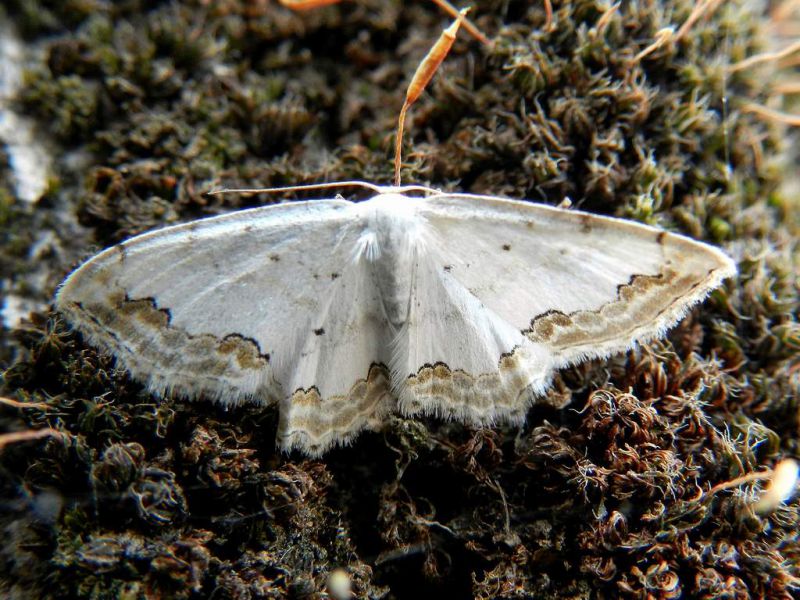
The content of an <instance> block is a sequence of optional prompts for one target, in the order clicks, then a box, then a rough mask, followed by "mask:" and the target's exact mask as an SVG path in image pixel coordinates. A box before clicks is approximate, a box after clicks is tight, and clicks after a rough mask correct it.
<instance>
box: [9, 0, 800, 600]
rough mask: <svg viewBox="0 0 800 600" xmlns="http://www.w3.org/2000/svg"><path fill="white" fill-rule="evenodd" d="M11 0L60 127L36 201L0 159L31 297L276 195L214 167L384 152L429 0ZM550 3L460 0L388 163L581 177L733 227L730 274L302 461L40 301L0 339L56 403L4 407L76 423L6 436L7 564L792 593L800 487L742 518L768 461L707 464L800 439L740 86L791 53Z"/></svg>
mask: <svg viewBox="0 0 800 600" xmlns="http://www.w3.org/2000/svg"><path fill="white" fill-rule="evenodd" d="M17 4H20V3H17ZM17 4H14V6H17ZM22 4H25V5H26V7H25V10H24V11H23V12H17V13H15V12H13V11H9V14H13V15H15V16H14V19H15V21H16V23H17V25H18V26H19V27H20V28H21V29H22V30H23V31H24V33H25V35H26V37H27V39H29V40H30V41H31V43H32V44H38V45H39V46H40V47H41V48H43V50H44V52H45V60H44V61H43V63H42V64H41V65H40V66H38V67H35V68H32V69H31V70H30V71H29V72H28V73H27V76H26V87H25V90H24V92H23V94H22V96H21V99H20V103H19V104H20V106H21V107H23V108H24V109H26V110H27V111H28V112H29V113H30V114H32V115H34V116H36V117H37V118H38V119H39V120H40V121H41V124H42V126H43V128H44V129H46V130H47V131H49V133H50V135H51V136H52V137H53V138H55V139H56V140H57V141H58V142H59V143H60V144H62V145H63V147H64V148H63V152H60V153H58V155H57V156H56V159H57V161H56V173H57V175H56V177H57V181H58V185H57V186H54V187H53V189H52V190H50V192H49V194H48V197H47V198H45V199H44V200H42V201H41V202H40V203H39V204H38V205H36V206H35V207H31V208H30V209H25V208H24V207H22V206H20V205H19V204H17V203H15V202H14V201H13V199H12V195H13V192H12V191H11V190H10V189H9V188H7V187H6V188H0V227H2V230H3V232H4V235H6V236H7V237H6V239H7V242H6V243H4V245H3V261H4V262H3V263H2V265H3V268H4V277H10V278H11V279H12V280H13V281H14V282H15V283H14V285H15V286H16V288H15V290H17V291H19V290H23V289H25V290H28V291H29V292H30V293H31V294H32V295H34V296H36V295H37V294H38V297H44V298H49V297H50V295H51V294H52V291H53V288H54V287H55V285H56V284H57V282H58V281H59V280H60V279H61V278H62V276H63V275H64V273H65V272H66V271H67V270H68V269H69V267H70V266H71V265H73V264H74V263H75V262H76V261H77V260H79V259H80V258H82V257H85V256H86V254H87V253H88V252H90V250H91V247H92V246H93V247H95V248H99V247H103V246H106V245H108V244H110V243H113V242H114V241H117V240H119V239H122V238H124V237H127V236H129V235H132V234H134V233H138V232H141V231H144V230H147V229H150V228H152V227H156V226H158V225H162V224H166V223H172V222H177V221H183V220H187V219H191V218H196V217H200V216H203V215H208V214H216V213H218V212H221V211H224V210H229V209H233V208H239V207H241V206H244V205H249V204H257V203H259V202H261V201H264V202H271V201H274V199H273V198H272V197H270V198H264V199H261V200H259V199H257V198H241V197H237V196H212V197H209V196H205V195H204V194H203V192H205V191H207V190H209V189H213V188H216V187H219V186H220V185H231V186H239V185H246V186H248V187H252V186H259V185H263V186H280V185H287V184H299V183H309V182H319V181H324V180H348V179H364V180H368V181H376V182H388V181H390V179H391V162H390V160H389V155H390V151H391V147H392V143H393V133H394V132H393V127H394V124H395V122H396V118H397V113H398V110H399V106H400V104H401V103H402V98H403V93H404V92H403V85H404V82H405V81H406V80H407V79H408V77H409V76H410V74H411V73H412V72H413V71H414V69H415V68H416V66H417V63H418V61H419V59H420V58H421V56H422V55H423V54H424V52H425V51H426V50H427V47H428V45H429V44H430V43H431V42H432V41H433V40H434V39H435V38H436V37H437V36H438V33H439V31H440V30H441V27H442V25H443V23H444V21H445V19H444V18H443V17H442V16H441V15H440V14H438V13H436V12H435V10H434V8H433V7H432V6H428V5H427V4H425V3H417V4H411V5H409V4H407V3H402V4H401V3H400V2H392V1H390V0H389V1H386V2H365V3H349V4H342V5H341V6H337V7H332V8H327V9H323V10H319V11H312V12H309V13H302V14H301V13H292V12H290V11H288V10H286V9H284V8H282V7H280V6H279V5H278V4H277V3H274V2H269V3H266V2H265V3H242V2H232V1H231V2H224V1H223V2H214V3H204V2H200V3H197V2H195V3H190V2H183V3H180V2H169V3H167V2H163V3H156V4H155V5H153V6H152V7H151V6H150V5H148V10H147V11H145V10H143V6H142V5H141V3H138V2H125V3H105V2H93V3H79V2H77V3H76V2H71V3H67V4H64V3H46V2H36V3H33V4H31V3H21V4H20V6H21V5H22ZM553 4H554V9H555V13H554V22H553V23H554V27H553V29H552V31H545V30H544V26H545V14H544V10H543V5H542V4H541V3H528V2H517V1H512V2H505V3H500V2H489V3H488V4H486V5H484V6H481V7H480V10H478V9H476V10H475V16H476V18H477V19H478V22H479V23H480V25H481V26H482V27H483V28H484V30H485V31H486V32H487V33H489V34H490V35H491V36H493V37H495V45H494V46H493V47H492V48H491V49H489V48H484V47H481V46H480V45H479V44H477V43H475V42H474V41H471V40H469V39H468V38H466V37H464V38H463V39H462V40H461V41H459V42H458V43H457V44H456V46H455V48H454V51H453V53H452V55H451V56H450V57H448V59H447V61H446V62H445V63H444V65H443V66H442V69H441V71H440V73H439V74H438V75H437V77H436V80H435V81H434V84H433V86H432V87H431V89H430V90H429V91H428V92H427V93H426V94H425V95H424V96H423V97H422V98H421V99H420V100H419V102H418V103H417V104H416V105H415V106H414V107H413V108H412V110H411V112H410V116H411V120H410V122H409V125H408V128H407V139H406V143H405V148H406V154H405V163H406V164H407V168H406V170H405V171H404V173H403V177H404V180H405V181H414V182H419V183H426V184H430V185H432V186H434V187H439V188H443V189H459V190H462V191H468V192H476V193H490V194H502V195H508V196H513V197H527V198H531V199H535V200H541V201H545V202H549V203H551V204H557V203H559V202H561V201H562V199H563V198H564V197H565V196H569V197H570V199H571V200H572V202H573V204H574V205H576V206H577V207H580V208H583V209H587V210H591V211H595V212H601V213H605V214H614V215H619V216H625V217H628V218H633V219H636V220H640V221H643V222H647V223H653V224H657V225H660V226H662V227H665V228H668V229H673V230H677V231H682V232H684V233H687V234H688V235H691V236H693V237H695V238H698V239H704V240H708V241H711V242H713V243H717V244H721V245H723V246H725V247H726V248H727V249H728V250H729V251H730V252H731V253H732V254H733V255H734V256H735V258H736V259H737V261H738V262H739V268H740V274H739V277H738V278H737V279H736V280H735V281H732V282H730V283H728V284H727V285H726V286H725V287H724V288H721V289H719V290H717V291H715V292H714V294H712V296H711V297H710V298H709V300H708V301H707V302H705V303H704V304H703V305H702V306H701V307H700V308H698V309H696V310H695V311H693V313H692V314H691V315H689V316H688V317H687V319H686V320H684V322H682V323H681V324H680V325H679V326H678V327H676V328H675V330H674V331H673V332H671V334H670V336H669V337H668V338H667V340H665V341H662V342H658V343H654V344H650V345H647V346H646V347H644V348H642V349H640V350H638V351H634V352H631V353H629V354H628V355H627V356H624V357H615V358H613V359H611V360H609V361H602V362H590V363H585V364H582V365H578V366H576V367H573V368H571V369H567V370H564V371H563V372H562V373H560V375H559V377H558V379H557V381H556V382H555V386H554V390H553V391H552V392H551V393H550V396H549V397H548V399H547V400H548V401H547V402H544V403H542V404H539V405H537V406H536V407H534V408H533V409H532V410H531V412H530V414H529V416H528V422H527V425H526V427H525V428H524V429H522V430H521V431H520V430H517V429H509V428H497V429H492V430H481V431H472V430H469V429H467V428H464V427H462V426H460V425H455V424H451V423H442V422H439V421H436V420H430V421H417V420H407V419H402V418H393V419H392V420H391V422H390V423H389V424H388V425H387V427H386V430H385V431H384V432H383V433H382V434H369V435H363V436H361V437H359V439H358V440H357V441H356V443H355V444H354V445H353V446H352V447H349V448H344V449H339V450H335V451H333V452H331V453H330V454H328V455H326V456H325V457H324V458H323V459H321V460H314V461H309V460H302V458H301V457H299V456H283V455H280V454H279V453H277V452H276V451H275V450H274V433H275V428H276V422H277V416H276V410H275V409H274V408H267V409H262V408H258V407H253V406H247V407H240V408H238V409H236V410H230V411H224V410H222V409H220V408H219V407H217V406H215V405H212V404H210V403H207V402H196V403H186V402H181V401H169V402H158V401H157V400H156V399H154V398H151V397H150V396H149V395H148V394H146V393H144V391H143V390H142V389H141V388H140V387H139V386H137V385H135V384H133V383H131V382H130V381H129V380H128V379H127V377H126V376H125V375H124V374H123V373H120V372H118V371H116V370H115V369H114V364H113V361H112V360H110V359H109V358H106V357H102V356H98V354H97V353H96V352H95V351H94V350H93V349H92V348H91V347H90V346H87V345H86V344H85V343H84V342H83V341H82V340H81V339H79V338H78V337H76V336H74V335H73V334H71V333H69V332H68V331H67V330H66V328H65V326H64V324H63V323H62V322H61V321H60V320H59V319H58V318H57V317H55V316H53V315H45V314H36V315H33V317H32V321H31V322H30V323H28V324H26V325H24V326H23V327H21V328H20V329H18V330H16V331H15V332H13V336H7V337H6V339H5V340H4V341H5V343H4V349H3V354H2V356H3V357H9V361H10V357H11V355H12V353H13V354H14V355H15V360H14V362H13V365H10V368H9V369H8V370H7V371H6V372H5V373H4V381H3V383H4V392H3V393H4V395H5V396H8V397H13V398H17V399H20V400H24V401H30V402H31V403H44V404H45V405H46V408H41V407H37V406H35V405H33V404H32V405H31V407H30V408H24V409H16V408H11V407H5V406H3V407H0V426H2V427H3V428H4V429H5V430H23V429H27V428H41V427H45V426H50V427H54V428H56V429H58V430H59V431H62V432H64V433H65V438H64V439H59V438H50V439H47V440H40V441H37V442H29V443H25V444H20V445H16V446H9V447H6V448H5V449H3V451H2V453H0V465H1V466H2V468H3V472H4V474H5V477H4V478H3V481H2V483H0V486H1V487H0V489H2V492H3V494H4V497H5V498H6V501H7V505H8V506H10V507H12V509H11V510H9V511H7V512H6V513H5V514H4V515H3V516H2V517H0V519H2V523H3V526H4V528H5V529H4V530H5V531H11V532H13V534H10V535H9V537H8V539H7V543H6V544H5V545H4V547H3V549H2V553H3V559H4V560H3V561H2V563H0V564H1V565H2V567H0V578H2V586H4V587H0V589H4V591H5V589H12V590H16V591H18V592H19V593H20V594H22V595H23V597H24V595H25V594H28V595H29V596H31V597H33V596H37V595H38V596H45V597H46V596H47V595H48V594H49V595H50V596H55V595H56V594H63V595H72V596H78V597H91V598H105V597H131V598H139V597H146V596H148V595H149V596H159V595H161V596H175V597H187V598H200V597H206V596H208V595H210V594H211V593H212V592H213V593H214V594H215V595H216V597H220V598H227V597H237V598H238V597H283V596H287V595H290V596H294V597H311V596H313V595H314V594H319V593H321V592H322V591H323V590H324V582H325V578H326V576H327V574H328V573H329V572H330V571H331V570H333V569H334V568H337V567H343V568H346V569H347V570H348V573H349V574H350V576H351V578H352V580H353V587H354V589H355V590H356V592H357V594H358V596H359V597H365V596H368V595H369V596H372V597H377V596H380V595H381V594H382V593H388V594H389V597H398V598H401V597H409V596H411V595H412V594H413V595H415V596H418V595H424V594H426V593H427V594H433V593H438V594H440V595H442V594H445V593H447V594H448V596H449V597H480V598H518V597H519V598H522V597H537V598H567V597H570V598H574V597H585V598H589V597H597V598H602V597H618V596H624V597H644V596H646V595H650V597H658V598H670V597H677V595H678V594H682V595H683V597H687V598H688V597H692V598H712V597H720V596H723V595H725V594H728V595H738V596H741V597H769V598H784V597H789V596H790V595H791V594H792V593H796V586H797V584H796V580H797V579H796V578H797V577H799V576H800V572H798V568H797V564H798V555H800V551H799V550H798V541H797V536H796V531H797V527H798V526H800V516H799V511H798V501H797V500H794V501H793V502H791V503H789V504H787V505H786V506H785V507H782V508H780V509H779V510H778V511H777V512H776V513H774V514H772V515H769V516H766V517H756V516H755V515H754V514H753V513H752V508H751V506H750V500H751V498H752V496H753V495H754V494H755V493H756V487H755V486H756V484H752V483H751V484H748V485H747V486H743V487H740V488H738V489H734V490H723V491H720V492H718V493H713V494H705V495H704V494H702V493H701V492H702V491H706V492H708V490H710V489H712V488H713V487H714V486H715V485H718V484H720V483H722V482H725V481H728V480H730V479H732V478H735V477H737V476H740V475H742V474H745V473H749V472H752V471H754V470H758V469H761V468H764V467H766V466H768V465H771V464H772V463H773V462H774V461H775V460H776V459H777V458H778V457H780V456H783V455H787V454H795V455H797V454H798V453H800V447H799V446H798V437H797V432H798V430H799V428H800V422H798V418H799V417H798V415H799V414H800V400H798V397H799V396H798V389H797V377H796V374H795V371H796V362H797V356H798V354H797V353H798V346H799V345H800V341H798V340H800V334H798V324H797V309H798V298H797V286H796V280H797V258H796V257H797V248H796V244H797V242H796V240H797V239H798V233H799V232H800V230H799V229H798V225H797V220H796V216H795V215H794V212H795V211H794V208H795V205H796V202H795V201H794V200H793V199H792V197H791V194H790V193H789V192H787V191H786V190H785V188H782V187H781V184H782V182H783V179H784V177H785V175H786V174H787V171H791V168H790V167H789V166H787V161H786V159H785V156H784V155H783V152H784V149H785V147H788V146H789V145H790V144H789V143H787V142H786V135H787V134H786V132H785V131H783V130H782V129H781V128H780V127H778V126H776V125H774V124H766V123H764V122H763V121H761V120H759V119H758V118H757V117H756V116H754V115H752V114H748V113H744V112H743V111H742V110H741V109H742V107H743V106H744V105H745V104H747V103H751V102H758V103H769V102H773V101H775V100H780V98H777V99H776V98H774V97H771V96H770V91H769V90H770V89H771V86H770V83H772V82H774V81H775V80H776V79H778V78H779V77H780V73H773V72H772V69H771V68H770V67H765V68H758V69H753V70H748V71H741V72H736V73H727V72H726V70H725V67H726V65H728V64H729V63H730V62H731V61H736V60H740V59H743V58H745V57H747V56H750V55H752V54H754V53H755V52H758V51H759V50H761V49H763V47H764V45H765V44H764V41H763V40H764V39H765V31H764V30H765V29H768V27H769V24H768V23H767V22H766V21H765V20H764V18H763V17H761V16H760V15H752V14H750V13H748V12H747V11H748V7H747V3H745V2H727V3H723V4H722V5H721V6H720V7H719V8H718V9H717V11H716V12H715V13H714V14H713V15H712V16H710V17H709V18H706V19H701V20H699V21H698V23H697V24H696V25H695V26H694V27H693V28H692V29H691V31H690V32H689V33H688V34H687V35H686V37H685V38H683V39H682V40H681V41H680V42H678V43H667V44H665V45H664V46H662V47H660V48H658V49H656V50H655V51H653V52H652V53H650V54H649V55H647V56H645V57H644V58H641V59H639V60H636V58H635V57H636V56H637V55H638V54H639V53H640V52H641V51H642V50H643V49H644V48H646V47H647V46H648V45H649V44H650V43H651V42H652V40H654V39H655V36H656V34H657V32H658V31H659V30H661V29H662V28H664V27H666V26H668V25H676V26H680V24H681V23H683V22H684V21H685V19H686V18H687V17H688V15H689V13H690V12H691V9H692V7H693V6H694V4H695V3H694V2H690V1H688V0H672V1H669V2H640V3H637V4H626V5H622V6H620V7H619V8H618V9H617V10H616V11H615V12H612V13H607V12H606V11H608V10H609V8H608V4H607V3H604V2H595V1H592V0H575V1H563V2H561V1H554V3H553ZM501 5H502V6H501ZM501 15H502V16H501ZM601 23H605V25H604V26H601ZM766 35H769V33H768V31H767V32H766ZM77 150H81V151H83V152H84V158H83V162H81V163H79V164H81V167H80V168H79V169H75V168H74V167H73V165H74V164H75V162H74V153H75V152H76V151H77ZM70 161H72V162H70ZM59 206H67V207H68V210H69V211H70V214H73V211H74V214H76V215H77V218H78V220H79V221H80V223H81V224H82V225H83V226H84V227H87V228H88V230H86V231H84V232H83V233H82V234H81V235H76V233H75V232H76V231H77V230H76V228H75V227H74V226H72V225H67V224H68V223H69V222H70V221H69V219H66V218H64V215H63V214H62V213H61V212H59V211H60V209H59ZM46 232H51V233H52V234H53V236H54V238H55V239H56V240H57V242H58V243H57V244H53V245H52V249H51V250H50V251H49V253H45V254H44V255H37V257H36V258H30V257H28V258H26V256H28V254H29V252H28V250H29V249H30V248H31V247H33V246H34V244H35V243H36V241H37V240H39V239H40V235H41V234H43V233H46ZM34 264H35V265H36V266H37V268H38V269H40V272H41V273H42V274H43V275H44V276H43V277H40V278H37V279H35V280H31V279H26V278H25V277H24V276H23V274H24V272H26V271H30V270H31V265H34ZM14 586H16V587H14ZM20 590H21V591H20ZM53 590H58V592H57V593H56V592H53Z"/></svg>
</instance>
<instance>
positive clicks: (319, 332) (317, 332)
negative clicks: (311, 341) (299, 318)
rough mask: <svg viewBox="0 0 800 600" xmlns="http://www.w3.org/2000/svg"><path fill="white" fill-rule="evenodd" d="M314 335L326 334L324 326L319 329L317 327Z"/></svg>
mask: <svg viewBox="0 0 800 600" xmlns="http://www.w3.org/2000/svg"><path fill="white" fill-rule="evenodd" d="M314 335H325V330H324V329H323V328H322V327H320V328H319V329H315V330H314Z"/></svg>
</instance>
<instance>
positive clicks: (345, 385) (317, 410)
mask: <svg viewBox="0 0 800 600" xmlns="http://www.w3.org/2000/svg"><path fill="white" fill-rule="evenodd" d="M321 300H322V305H321V307H320V310H319V311H318V312H317V313H316V315H315V316H314V321H313V322H312V325H311V327H310V328H309V329H308V330H307V333H306V334H305V335H304V337H301V339H300V342H301V344H300V346H299V347H298V351H297V352H295V359H294V361H293V362H294V364H293V368H292V375H291V376H290V377H289V378H288V381H289V386H288V390H287V395H286V397H285V398H284V399H283V400H282V401H281V406H280V423H279V427H278V441H279V443H280V445H281V447H282V448H283V449H284V450H291V449H292V448H299V449H301V450H303V451H304V452H306V453H307V454H311V455H319V454H321V453H322V452H324V451H325V450H326V449H327V448H329V447H330V446H332V445H334V444H343V443H348V442H349V441H350V440H351V439H352V438H353V437H354V436H355V435H356V434H357V433H358V432H359V431H361V430H363V429H377V428H379V427H380V426H381V425H382V424H383V421H384V418H385V417H386V415H387V414H388V413H389V412H390V411H391V410H392V409H393V408H394V406H395V400H394V396H393V395H392V393H391V378H390V373H389V368H388V366H387V365H389V363H390V360H391V353H390V349H389V347H390V341H391V333H390V326H389V324H388V321H387V319H386V316H385V312H384V310H383V305H382V302H381V299H380V293H379V291H378V288H377V286H376V285H375V284H374V281H373V279H372V271H371V268H370V264H369V261H368V260H367V258H366V255H365V252H364V247H363V246H362V245H361V244H359V245H358V246H357V247H356V248H355V252H354V255H353V257H352V260H351V263H350V266H349V268H347V269H346V270H344V271H343V272H342V274H341V277H340V278H339V279H338V280H337V285H336V286H334V287H332V288H331V289H330V290H329V292H328V294H327V295H326V296H324V297H323V298H322V299H321Z"/></svg>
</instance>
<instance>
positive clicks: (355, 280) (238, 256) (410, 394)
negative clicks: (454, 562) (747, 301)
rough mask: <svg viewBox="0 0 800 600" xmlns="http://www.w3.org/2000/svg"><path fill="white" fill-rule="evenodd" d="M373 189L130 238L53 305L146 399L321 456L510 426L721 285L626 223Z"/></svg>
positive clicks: (692, 245)
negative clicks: (445, 422) (203, 413)
mask: <svg viewBox="0 0 800 600" xmlns="http://www.w3.org/2000/svg"><path fill="white" fill-rule="evenodd" d="M409 189H410V188H401V187H382V188H377V191H378V194H377V195H376V196H375V197H373V198H372V199H370V200H367V201H364V202H359V203H353V202H349V201H346V200H341V199H334V200H318V201H306V202H294V203H287V204H279V205H273V206H267V207H263V208H256V209H251V210H244V211H239V212H235V213H232V214H228V215H224V216H219V217H213V218H209V219H203V220H199V221H195V222H192V223H187V224H184V225H178V226H174V227H167V228H165V229H161V230H158V231H153V232H150V233H145V234H143V235H139V236H137V237H134V238H133V239H131V240H128V241H126V242H123V243H121V244H118V245H117V246H114V247H112V248H109V249H107V250H105V251H104V252H101V253H100V254H98V255H97V256H95V257H94V258H92V259H90V260H89V261H87V262H86V263H84V264H83V265H82V266H81V267H80V268H78V269H77V270H76V271H75V272H74V273H72V274H71V275H70V276H69V277H68V278H67V280H66V281H65V282H64V283H63V285H62V287H61V288H60V290H59V292H58V295H57V299H56V304H57V308H58V310H59V311H61V312H62V313H63V314H64V315H65V316H66V317H67V318H68V320H69V321H70V322H71V323H72V324H73V325H74V326H75V327H76V328H77V329H78V330H79V331H80V332H82V333H83V334H84V335H85V336H86V337H87V339H88V340H89V342H90V343H92V344H93V345H96V346H98V347H100V348H102V349H104V350H106V351H108V352H110V353H111V354H113V355H114V356H116V358H117V361H118V363H119V364H120V365H122V366H123V367H124V368H125V369H127V370H128V371H129V372H130V374H131V375H132V376H133V378H134V379H136V380H138V381H141V382H143V383H144V384H145V385H146V386H147V388H148V389H149V390H150V391H151V392H152V393H153V394H155V395H157V396H160V397H163V396H166V395H168V394H177V395H178V396H182V397H186V398H198V397H204V398H209V399H211V400H216V401H218V402H222V403H224V404H227V405H235V404H239V403H241V402H244V401H248V400H254V401H257V402H260V403H265V404H266V403H269V402H272V401H278V402H279V403H280V405H279V412H280V425H279V440H278V442H279V444H280V446H281V447H282V448H283V449H285V450H290V449H292V448H298V449H300V450H302V451H304V452H306V453H307V454H312V455H319V454H320V453H322V452H323V451H325V450H326V449H328V448H329V447H330V446H332V445H334V444H342V443H347V442H349V441H350V440H352V439H353V437H354V436H355V435H356V434H357V433H358V432H360V431H361V430H364V429H376V428H378V427H379V426H380V425H381V424H382V422H383V421H384V420H385V418H386V416H387V415H388V414H389V413H391V412H393V411H399V412H400V413H402V414H403V415H436V416H438V417H444V418H450V419H456V420H459V421H462V422H465V423H468V424H470V425H474V426H479V425H489V424H493V423H496V422H512V423H520V422H522V421H523V420H524V418H525V413H526V410H527V408H528V407H529V405H530V404H531V403H532V402H533V401H534V400H535V398H536V397H537V396H540V395H541V394H543V393H544V392H545V390H546V389H547V387H548V385H549V383H550V380H551V378H552V376H553V373H554V371H555V370H556V369H559V368H562V367H565V366H567V365H571V364H574V363H577V362H579V361H582V360H584V359H587V358H590V357H606V356H608V355H610V354H612V353H615V352H622V351H624V350H626V349H628V348H630V347H631V346H633V345H634V344H635V343H637V342H644V341H647V340H650V339H653V338H656V337H659V336H662V335H663V334H664V333H665V331H666V329H667V328H668V327H670V326H671V325H674V324H675V323H676V322H677V321H678V320H679V319H680V318H681V317H682V316H683V315H684V314H685V313H686V311H687V309H688V308H689V307H691V306H692V305H693V304H695V303H697V302H699V301H700V300H702V299H703V298H704V297H705V296H707V295H708V293H709V292H710V291H711V290H712V289H714V288H716V287H717V286H719V285H720V283H721V282H722V280H723V279H725V278H726V277H729V276H731V275H733V274H734V273H735V272H736V268H735V266H734V263H733V262H732V261H731V259H730V258H728V257H727V256H726V255H725V254H724V253H722V252H721V251H720V250H718V249H716V248H714V247H712V246H709V245H707V244H703V243H700V242H696V241H693V240H691V239H688V238H686V237H683V236H681V235H677V234H673V233H668V232H665V231H661V230H659V229H655V228H653V227H648V226H645V225H640V224H637V223H633V222H629V221H624V220H620V219H614V218H609V217H601V216H596V215H592V214H587V213H582V212H578V211H573V210H563V209H558V208H553V207H550V206H543V205H538V204H532V203H529V202H522V201H514V200H505V199H501V198H496V197H491V196H473V195H466V194H445V193H436V194H433V195H430V196H427V197H412V196H411V195H409Z"/></svg>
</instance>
